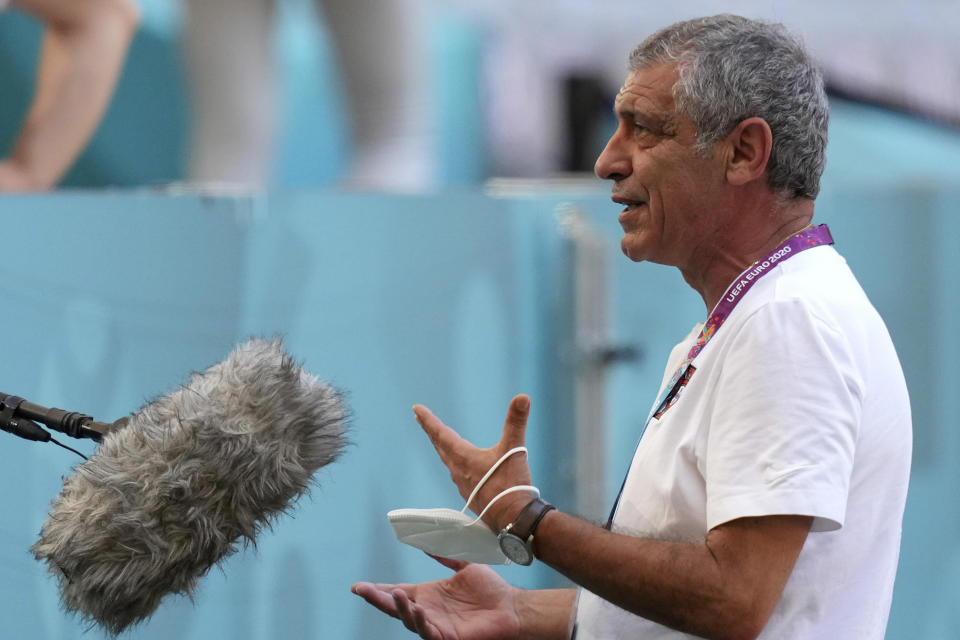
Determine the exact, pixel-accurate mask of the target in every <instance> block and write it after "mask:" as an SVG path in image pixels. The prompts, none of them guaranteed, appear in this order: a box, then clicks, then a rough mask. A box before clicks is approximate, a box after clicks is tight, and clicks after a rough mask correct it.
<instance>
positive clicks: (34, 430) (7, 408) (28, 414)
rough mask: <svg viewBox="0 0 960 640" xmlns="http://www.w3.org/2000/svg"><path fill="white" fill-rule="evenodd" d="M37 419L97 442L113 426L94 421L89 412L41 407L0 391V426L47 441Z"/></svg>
mask: <svg viewBox="0 0 960 640" xmlns="http://www.w3.org/2000/svg"><path fill="white" fill-rule="evenodd" d="M37 422H39V423H41V424H44V425H46V426H47V427H49V428H50V429H53V430H54V431H59V432H60V433H65V434H67V435H68V436H70V437H71V438H89V439H91V440H93V441H94V442H100V441H101V440H102V439H103V435H104V434H105V433H106V432H107V431H110V430H111V429H113V428H114V427H115V425H112V424H107V423H104V422H95V421H94V419H93V417H92V416H88V415H86V414H84V413H79V412H77V411H64V410H63V409H57V408H55V407H54V408H49V409H48V408H47V407H42V406H40V405H38V404H33V403H32V402H27V401H26V400H24V399H23V398H20V397H18V396H11V395H7V394H5V393H0V429H2V430H3V431H7V432H9V433H13V434H14V435H18V436H20V437H21V438H26V439H28V440H36V441H39V442H47V441H49V440H50V434H49V433H47V432H46V431H45V430H44V429H43V428H42V427H40V425H38V424H37Z"/></svg>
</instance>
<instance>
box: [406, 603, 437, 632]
mask: <svg viewBox="0 0 960 640" xmlns="http://www.w3.org/2000/svg"><path fill="white" fill-rule="evenodd" d="M413 625H414V626H415V627H416V628H417V633H419V634H420V637H421V638H424V639H425V640H443V634H442V633H440V630H439V629H437V627H436V626H435V625H434V624H433V623H432V622H430V621H429V620H427V612H426V610H425V609H424V608H423V607H422V606H420V605H419V604H417V603H413Z"/></svg>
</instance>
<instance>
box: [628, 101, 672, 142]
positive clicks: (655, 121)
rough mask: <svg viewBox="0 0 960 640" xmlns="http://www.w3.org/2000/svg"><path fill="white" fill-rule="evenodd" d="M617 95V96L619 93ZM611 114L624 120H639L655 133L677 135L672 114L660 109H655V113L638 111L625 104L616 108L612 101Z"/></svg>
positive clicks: (669, 135)
mask: <svg viewBox="0 0 960 640" xmlns="http://www.w3.org/2000/svg"><path fill="white" fill-rule="evenodd" d="M617 95H618V96H619V95H620V94H617ZM620 104H622V103H620ZM613 115H615V116H616V117H617V118H623V119H625V120H635V121H639V122H640V123H641V124H643V125H644V126H646V127H647V128H648V129H649V130H650V131H652V132H654V133H656V134H657V135H661V136H666V137H673V136H675V135H677V123H676V120H675V119H674V118H673V117H672V114H664V112H662V111H657V112H655V113H654V112H645V111H640V112H638V111H637V110H636V109H634V108H633V107H626V106H622V107H620V108H618V107H617V102H614V103H613Z"/></svg>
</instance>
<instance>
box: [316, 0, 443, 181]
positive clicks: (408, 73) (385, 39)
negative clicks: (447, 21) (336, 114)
mask: <svg viewBox="0 0 960 640" xmlns="http://www.w3.org/2000/svg"><path fill="white" fill-rule="evenodd" d="M318 4H319V8H320V10H321V11H322V13H323V15H324V16H325V18H326V24H327V28H328V30H329V33H330V36H331V38H332V40H333V43H334V46H335V47H336V52H337V56H338V59H339V63H340V69H341V73H342V76H343V81H344V85H345V88H346V92H347V99H348V101H349V106H350V114H351V121H352V124H353V141H354V154H353V167H352V171H351V175H350V179H349V182H350V183H351V184H352V185H353V186H356V187H359V188H372V189H388V190H401V191H418V190H422V189H425V188H428V187H430V186H432V183H433V170H432V155H433V148H432V136H431V135H430V127H429V121H430V114H429V107H430V101H429V95H428V90H429V87H428V85H427V79H428V70H427V55H426V46H425V42H424V40H425V29H423V24H422V23H423V20H422V19H421V17H422V14H423V9H422V8H421V7H420V6H419V5H420V4H421V3H419V2H417V1H416V0H322V1H321V0H318Z"/></svg>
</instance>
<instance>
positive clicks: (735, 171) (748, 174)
mask: <svg viewBox="0 0 960 640" xmlns="http://www.w3.org/2000/svg"><path fill="white" fill-rule="evenodd" d="M727 143H728V144H729V145H730V146H729V148H730V151H731V153H730V155H729V159H728V161H727V182H729V183H730V184H732V185H734V186H742V185H744V184H747V183H748V182H751V181H753V180H757V179H758V178H761V177H763V175H764V174H765V173H766V171H767V162H769V160H770V150H771V149H773V133H772V132H771V131H770V125H769V124H767V121H766V120H764V119H763V118H747V119H746V120H744V121H742V122H741V123H740V124H738V125H737V126H736V128H734V130H733V131H732V132H730V134H729V135H728V136H727Z"/></svg>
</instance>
